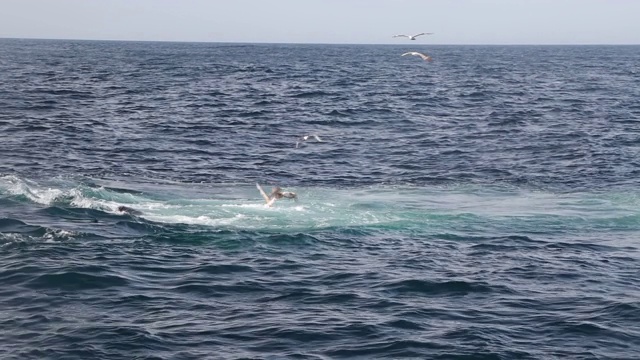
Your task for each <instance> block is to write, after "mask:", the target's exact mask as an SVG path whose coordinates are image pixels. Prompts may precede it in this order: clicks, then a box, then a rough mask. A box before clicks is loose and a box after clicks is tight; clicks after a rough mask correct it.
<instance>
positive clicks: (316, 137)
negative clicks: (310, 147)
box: [296, 134, 322, 149]
mask: <svg viewBox="0 0 640 360" xmlns="http://www.w3.org/2000/svg"><path fill="white" fill-rule="evenodd" d="M311 138H314V139H316V141H317V142H322V139H320V137H319V136H318V135H315V134H312V135H305V136H303V137H301V138H300V139H298V141H296V149H297V148H298V147H300V144H302V143H303V142H305V141H307V140H309V139H311Z"/></svg>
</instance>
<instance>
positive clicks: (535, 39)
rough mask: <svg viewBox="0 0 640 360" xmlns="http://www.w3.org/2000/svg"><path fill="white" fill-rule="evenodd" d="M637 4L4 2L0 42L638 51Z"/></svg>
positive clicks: (606, 0)
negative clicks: (612, 47)
mask: <svg viewBox="0 0 640 360" xmlns="http://www.w3.org/2000/svg"><path fill="white" fill-rule="evenodd" d="M638 19H640V0H0V38H39V39H87V40H141V41H193V42H243V43H329V44H393V43H400V42H401V41H404V42H406V41H410V40H408V39H398V38H395V39H394V38H392V35H395V34H413V33H420V32H433V33H434V34H433V35H431V36H429V37H421V38H418V40H416V41H420V42H422V43H428V44H514V45H516V44H640V20H638Z"/></svg>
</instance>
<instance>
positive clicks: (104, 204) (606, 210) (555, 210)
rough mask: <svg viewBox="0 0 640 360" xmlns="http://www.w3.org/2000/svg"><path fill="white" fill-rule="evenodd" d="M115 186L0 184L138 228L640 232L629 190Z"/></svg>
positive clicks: (637, 206)
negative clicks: (294, 195)
mask: <svg viewBox="0 0 640 360" xmlns="http://www.w3.org/2000/svg"><path fill="white" fill-rule="evenodd" d="M117 185H118V186H113V184H109V186H107V185H100V184H97V183H96V182H91V183H83V182H77V181H70V180H56V181H50V182H47V183H46V184H45V183H43V182H35V181H33V180H28V179H21V178H19V177H16V176H14V175H7V176H1V177H0V196H1V197H2V198H13V199H15V200H16V201H23V202H29V203H34V204H37V205H40V206H59V207H63V208H80V209H93V210H97V211H102V212H105V213H108V214H112V215H121V216H128V215H126V214H122V213H121V212H119V211H118V210H117V209H118V207H119V206H122V205H125V206H128V207H131V208H133V209H135V210H139V211H141V212H142V214H141V215H140V216H139V217H137V219H138V220H139V221H149V222H153V223H162V224H186V225H199V226H211V227H217V228H220V227H221V228H231V229H240V230H252V231H278V232H308V231H315V230H322V229H328V228H348V227H360V228H367V229H372V230H376V229H378V230H384V229H394V230H400V231H407V232H412V233H416V234H430V233H441V232H451V231H455V232H457V233H461V234H468V235H473V234H476V233H482V232H486V231H491V232H494V233H496V232H497V233H501V234H507V235H513V234H530V233H536V234H540V233H544V232H545V229H546V230H548V231H555V232H557V231H563V232H565V233H567V234H571V233H575V234H578V233H590V232H598V231H636V230H639V229H640V196H638V194H627V193H625V194H622V193H564V194H554V193H547V192H541V191H530V190H524V189H515V188H478V187H476V188H474V187H469V186H458V187H438V188H424V187H411V186H395V187H382V186H380V187H366V188H358V189H329V188H297V189H295V190H296V192H298V194H299V195H300V200H299V201H297V202H295V201H284V200H283V201H278V202H277V203H276V205H275V206H274V207H272V208H268V207H265V206H264V202H263V199H262V198H261V197H260V194H259V193H257V192H256V191H255V187H254V186H253V185H252V184H247V185H229V186H225V185H218V186H210V185H209V186H206V185H202V186H196V185H193V184H171V185H167V184H117Z"/></svg>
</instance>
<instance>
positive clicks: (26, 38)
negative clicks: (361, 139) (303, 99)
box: [0, 36, 640, 46]
mask: <svg viewBox="0 0 640 360" xmlns="http://www.w3.org/2000/svg"><path fill="white" fill-rule="evenodd" d="M0 40H50V41H105V42H161V43H185V44H189V43H192V44H245V45H372V46H375V45H391V46H406V45H408V44H400V43H390V42H389V43H386V42H385V43H333V42H269V41H254V42H249V41H202V40H133V39H81V38H40V37H4V36H0ZM412 45H432V46H639V45H640V43H637V44H634V43H416V44H413V43H412Z"/></svg>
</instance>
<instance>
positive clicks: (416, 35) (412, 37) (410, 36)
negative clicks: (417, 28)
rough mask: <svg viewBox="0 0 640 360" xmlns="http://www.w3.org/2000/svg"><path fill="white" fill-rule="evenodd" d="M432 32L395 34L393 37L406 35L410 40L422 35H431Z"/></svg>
mask: <svg viewBox="0 0 640 360" xmlns="http://www.w3.org/2000/svg"><path fill="white" fill-rule="evenodd" d="M431 34H433V33H420V34H415V35H404V34H399V35H393V37H394V38H396V37H406V38H409V40H415V39H416V38H417V37H418V36H420V35H431Z"/></svg>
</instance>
